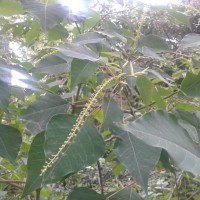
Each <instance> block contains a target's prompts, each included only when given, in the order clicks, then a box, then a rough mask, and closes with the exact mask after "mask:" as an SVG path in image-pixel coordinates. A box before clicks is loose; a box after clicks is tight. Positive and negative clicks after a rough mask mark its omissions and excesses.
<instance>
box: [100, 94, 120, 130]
mask: <svg viewBox="0 0 200 200" xmlns="http://www.w3.org/2000/svg"><path fill="white" fill-rule="evenodd" d="M103 114H104V122H103V125H102V129H103V130H110V129H111V127H112V125H113V123H114V122H120V121H121V120H122V118H123V112H122V110H121V109H120V108H119V106H118V104H117V102H116V101H115V100H114V99H112V98H110V97H109V98H104V99H103Z"/></svg>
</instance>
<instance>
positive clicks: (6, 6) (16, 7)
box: [0, 0, 23, 16]
mask: <svg viewBox="0 0 200 200" xmlns="http://www.w3.org/2000/svg"><path fill="white" fill-rule="evenodd" d="M22 12H23V9H22V7H21V4H20V3H19V2H17V1H14V0H3V1H0V15H4V16H11V15H17V14H22Z"/></svg>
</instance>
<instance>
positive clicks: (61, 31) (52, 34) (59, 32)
mask: <svg viewBox="0 0 200 200" xmlns="http://www.w3.org/2000/svg"><path fill="white" fill-rule="evenodd" d="M68 36H69V33H68V31H67V29H66V28H64V27H63V26H61V25H60V24H59V25H56V26H55V27H53V28H52V29H51V30H49V32H48V41H49V42H51V41H55V40H61V39H66V38H67V37H68Z"/></svg>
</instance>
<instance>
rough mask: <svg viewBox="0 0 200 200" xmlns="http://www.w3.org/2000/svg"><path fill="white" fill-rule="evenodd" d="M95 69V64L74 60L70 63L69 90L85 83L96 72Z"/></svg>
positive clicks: (96, 65) (96, 66)
mask: <svg viewBox="0 0 200 200" xmlns="http://www.w3.org/2000/svg"><path fill="white" fill-rule="evenodd" d="M97 68H98V64H97V63H94V62H91V61H88V60H79V59H74V60H73V61H72V63H71V88H74V87H75V86H76V85H78V84H79V83H83V82H84V81H86V80H87V78H89V77H90V76H91V75H93V74H94V73H95V72H96V70H97Z"/></svg>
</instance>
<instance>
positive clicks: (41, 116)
mask: <svg viewBox="0 0 200 200" xmlns="http://www.w3.org/2000/svg"><path fill="white" fill-rule="evenodd" d="M67 110H68V102H66V101H65V100H63V99H62V98H61V97H60V96H59V95H53V94H46V95H45V96H41V97H39V98H38V99H37V100H36V101H34V102H33V103H32V104H31V105H30V106H29V107H28V108H27V110H26V111H25V112H24V114H23V115H22V116H21V119H22V120H23V121H24V123H25V125H26V127H27V129H28V130H29V131H30V132H31V133H33V134H37V133H40V132H42V131H44V130H45V127H46V124H47V122H48V121H49V119H50V118H51V117H52V116H54V115H56V114H59V113H66V112H67Z"/></svg>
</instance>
